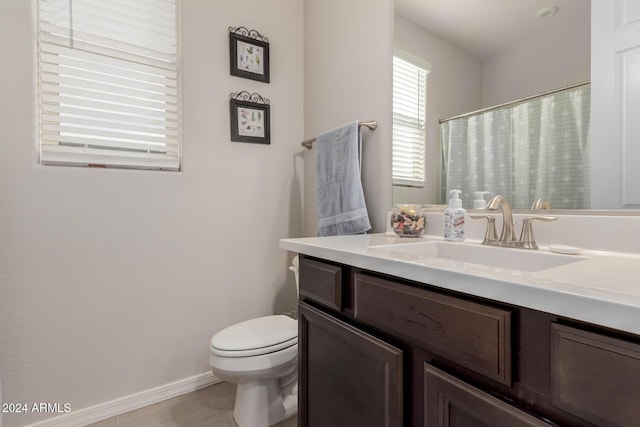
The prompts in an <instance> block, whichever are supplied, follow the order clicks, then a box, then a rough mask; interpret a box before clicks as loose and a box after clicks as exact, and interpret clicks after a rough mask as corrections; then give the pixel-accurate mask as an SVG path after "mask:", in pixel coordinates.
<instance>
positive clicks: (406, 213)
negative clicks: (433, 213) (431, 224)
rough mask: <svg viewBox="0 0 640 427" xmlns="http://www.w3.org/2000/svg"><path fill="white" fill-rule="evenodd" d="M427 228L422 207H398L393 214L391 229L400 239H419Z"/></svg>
mask: <svg viewBox="0 0 640 427" xmlns="http://www.w3.org/2000/svg"><path fill="white" fill-rule="evenodd" d="M426 227H427V217H426V216H425V213H424V211H423V210H422V209H420V205H396V208H394V209H393V211H392V213H391V228H393V231H394V232H395V233H396V234H397V235H398V236H400V237H419V236H420V235H422V233H423V232H424V230H425V228H426Z"/></svg>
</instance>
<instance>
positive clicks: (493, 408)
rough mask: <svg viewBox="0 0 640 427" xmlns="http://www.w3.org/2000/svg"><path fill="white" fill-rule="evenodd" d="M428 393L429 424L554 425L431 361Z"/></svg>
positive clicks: (440, 426)
mask: <svg viewBox="0 0 640 427" xmlns="http://www.w3.org/2000/svg"><path fill="white" fill-rule="evenodd" d="M424 395H425V408H424V416H425V423H424V425H425V427H486V426H491V427H550V426H551V425H550V424H548V423H546V422H544V421H542V420H540V419H539V418H536V417H534V416H532V415H530V414H528V413H526V412H523V411H521V410H519V409H518V408H516V407H514V406H511V405H509V404H508V403H506V402H503V401H502V400H500V399H497V398H495V397H493V396H491V395H489V394H487V393H485V392H483V391H482V390H479V389H477V388H475V387H473V386H471V385H469V384H467V383H465V382H463V381H460V380H459V379H457V378H455V377H452V376H451V375H449V374H447V373H445V372H442V371H441V370H439V369H436V368H434V367H433V366H430V365H427V364H425V367H424Z"/></svg>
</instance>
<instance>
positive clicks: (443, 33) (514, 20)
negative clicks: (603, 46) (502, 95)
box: [395, 0, 591, 58]
mask: <svg viewBox="0 0 640 427" xmlns="http://www.w3.org/2000/svg"><path fill="white" fill-rule="evenodd" d="M553 6H556V7H558V8H559V9H558V12H557V13H556V14H555V15H554V16H551V17H548V18H538V15H537V14H538V11H540V10H541V9H544V8H548V7H553ZM395 10H396V13H398V14H399V15H401V16H403V17H405V18H406V19H408V20H410V21H412V22H414V23H416V24H418V25H420V26H421V27H424V28H426V29H427V30H428V31H429V32H431V33H433V34H436V35H438V36H440V37H442V38H444V39H446V40H448V41H450V42H451V43H452V44H454V45H456V46H458V47H460V48H462V49H464V50H466V51H468V52H469V53H472V54H474V55H476V56H478V57H479V58H486V57H489V56H491V55H494V54H496V53H498V52H500V51H501V50H503V49H505V48H506V47H508V46H509V44H511V43H516V42H518V41H519V40H521V39H523V38H525V37H531V36H534V35H535V34H536V32H545V31H549V30H550V27H551V26H563V25H565V24H566V22H567V21H568V20H575V19H590V18H589V17H590V14H591V0H395Z"/></svg>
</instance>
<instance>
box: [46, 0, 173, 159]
mask: <svg viewBox="0 0 640 427" xmlns="http://www.w3.org/2000/svg"><path fill="white" fill-rule="evenodd" d="M177 23H178V6H177V0H113V1H104V0H38V96H39V106H40V112H39V124H40V161H41V162H42V163H43V164H61V165H75V166H93V165H96V166H107V167H122V168H143V169H166V170H179V168H180V153H179V148H180V138H179V136H180V131H179V122H180V113H179V105H180V102H179V99H180V97H179V84H178V60H177V58H178V42H177V41H178V40H177V38H178V24H177Z"/></svg>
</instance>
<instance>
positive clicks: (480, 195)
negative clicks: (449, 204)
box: [473, 191, 489, 209]
mask: <svg viewBox="0 0 640 427" xmlns="http://www.w3.org/2000/svg"><path fill="white" fill-rule="evenodd" d="M485 194H489V192H488V191H474V192H473V209H484V208H486V207H487V201H486V200H485V199H484V195H485Z"/></svg>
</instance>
